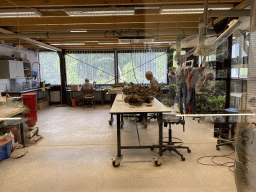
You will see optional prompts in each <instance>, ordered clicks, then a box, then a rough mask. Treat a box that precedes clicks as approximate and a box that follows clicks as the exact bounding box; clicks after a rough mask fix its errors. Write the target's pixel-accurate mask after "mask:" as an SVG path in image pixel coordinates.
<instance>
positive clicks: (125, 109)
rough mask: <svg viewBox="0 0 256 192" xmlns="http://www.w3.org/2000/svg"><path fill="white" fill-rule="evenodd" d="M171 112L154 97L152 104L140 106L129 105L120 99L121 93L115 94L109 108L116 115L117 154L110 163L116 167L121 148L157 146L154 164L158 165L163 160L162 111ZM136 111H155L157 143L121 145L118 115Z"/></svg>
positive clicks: (119, 161) (118, 162)
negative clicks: (149, 144)
mask: <svg viewBox="0 0 256 192" xmlns="http://www.w3.org/2000/svg"><path fill="white" fill-rule="evenodd" d="M164 112H166V113H167V112H171V110H170V109H168V108H167V107H165V106H164V105H163V104H162V103H160V102H159V101H158V100H157V99H156V98H155V99H154V100H153V103H152V106H150V107H148V106H146V105H143V106H141V107H131V106H129V104H127V103H125V102H124V100H123V99H122V95H120V94H119V95H117V96H116V99H115V101H114V103H113V105H112V108H111V109H110V114H115V115H116V116H117V156H116V158H114V159H112V165H113V166H114V167H118V166H119V165H120V163H121V161H122V158H123V157H122V154H121V149H141V148H142V149H144V148H150V149H153V148H159V156H158V157H155V158H154V165H155V166H160V165H161V163H162V162H163V113H164ZM138 113H157V121H158V126H159V145H151V146H121V126H120V117H121V115H123V114H138Z"/></svg>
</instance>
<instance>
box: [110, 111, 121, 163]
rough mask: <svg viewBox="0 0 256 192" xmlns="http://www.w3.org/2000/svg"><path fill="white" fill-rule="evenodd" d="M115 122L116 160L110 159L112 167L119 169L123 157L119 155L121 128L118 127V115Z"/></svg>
mask: <svg viewBox="0 0 256 192" xmlns="http://www.w3.org/2000/svg"><path fill="white" fill-rule="evenodd" d="M116 121H117V156H116V158H114V159H112V165H113V166H114V167H119V165H120V163H121V161H122V159H123V157H122V154H121V126H120V114H117V115H116Z"/></svg>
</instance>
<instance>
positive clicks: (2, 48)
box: [0, 44, 39, 91]
mask: <svg viewBox="0 0 256 192" xmlns="http://www.w3.org/2000/svg"><path fill="white" fill-rule="evenodd" d="M12 55H15V57H16V58H22V60H26V59H27V60H29V62H30V63H31V64H32V63H34V62H38V61H39V59H38V53H37V52H33V51H27V50H24V51H23V50H22V51H19V50H18V49H17V48H16V47H11V46H7V45H1V44H0V57H1V56H10V57H11V56H12ZM0 70H1V66H0ZM32 70H35V71H38V65H37V64H34V65H33V68H32ZM28 81H29V82H30V85H32V80H31V79H30V80H28ZM23 82H26V79H0V90H2V91H6V85H7V89H8V91H10V89H11V84H15V83H19V87H20V88H21V89H22V87H23Z"/></svg>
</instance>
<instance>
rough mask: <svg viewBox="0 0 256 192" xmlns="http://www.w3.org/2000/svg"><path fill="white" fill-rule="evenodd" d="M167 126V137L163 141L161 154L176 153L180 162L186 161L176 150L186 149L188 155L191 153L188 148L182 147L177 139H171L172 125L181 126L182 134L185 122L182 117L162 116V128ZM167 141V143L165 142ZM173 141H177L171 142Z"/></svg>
mask: <svg viewBox="0 0 256 192" xmlns="http://www.w3.org/2000/svg"><path fill="white" fill-rule="evenodd" d="M168 124H169V131H168V133H169V135H168V137H164V138H163V139H164V141H163V152H165V151H174V152H175V153H177V154H178V155H179V156H180V157H181V160H182V161H185V160H186V159H185V158H184V157H183V155H182V154H181V153H180V152H179V151H178V150H177V149H187V152H188V153H191V150H190V149H189V147H185V146H182V145H183V141H182V140H181V139H179V138H175V137H172V125H173V124H176V125H178V124H182V125H183V132H185V120H184V117H177V116H176V115H164V127H167V125H168ZM165 139H167V141H165ZM173 139H175V140H177V141H173Z"/></svg>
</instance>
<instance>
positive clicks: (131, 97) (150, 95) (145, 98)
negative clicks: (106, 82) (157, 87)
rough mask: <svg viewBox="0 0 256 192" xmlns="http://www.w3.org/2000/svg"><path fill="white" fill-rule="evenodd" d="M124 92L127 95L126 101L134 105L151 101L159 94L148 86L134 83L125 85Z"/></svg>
mask: <svg viewBox="0 0 256 192" xmlns="http://www.w3.org/2000/svg"><path fill="white" fill-rule="evenodd" d="M123 93H124V94H125V95H127V96H126V97H125V99H124V101H125V102H126V103H129V104H130V105H134V106H141V105H142V104H143V103H150V102H151V101H152V100H153V99H154V97H155V96H156V95H157V94H158V93H155V92H152V91H151V89H150V88H149V87H148V86H140V85H134V84H131V85H128V86H125V87H124V89H123Z"/></svg>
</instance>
